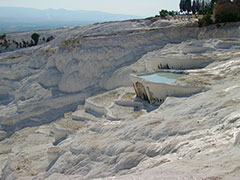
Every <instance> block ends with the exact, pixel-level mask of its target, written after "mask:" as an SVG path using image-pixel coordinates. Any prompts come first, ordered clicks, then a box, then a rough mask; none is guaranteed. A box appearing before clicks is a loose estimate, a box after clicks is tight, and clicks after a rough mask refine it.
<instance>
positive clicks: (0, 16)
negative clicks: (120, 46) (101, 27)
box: [0, 7, 140, 33]
mask: <svg viewBox="0 0 240 180" xmlns="http://www.w3.org/2000/svg"><path fill="white" fill-rule="evenodd" d="M136 18H140V17H138V16H132V15H122V14H111V13H105V12H99V11H85V10H80V11H70V10H65V9H46V10H40V9H33V8H19V7H0V33H1V32H15V31H26V30H37V29H48V28H57V27H63V26H76V25H88V24H92V23H96V22H104V21H116V20H126V19H136Z"/></svg>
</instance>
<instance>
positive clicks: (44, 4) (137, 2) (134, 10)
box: [0, 0, 180, 16]
mask: <svg viewBox="0 0 240 180" xmlns="http://www.w3.org/2000/svg"><path fill="white" fill-rule="evenodd" d="M179 2H180V0H0V7H27V8H37V9H49V8H53V9H68V10H96V11H103V12H109V13H114V14H126V15H137V16H155V15H157V14H158V12H159V10H161V9H167V10H178V9H179V8H178V7H179Z"/></svg>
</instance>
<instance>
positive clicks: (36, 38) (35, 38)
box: [31, 33, 40, 45]
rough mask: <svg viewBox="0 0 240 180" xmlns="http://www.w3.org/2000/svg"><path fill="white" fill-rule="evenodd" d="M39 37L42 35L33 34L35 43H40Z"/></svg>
mask: <svg viewBox="0 0 240 180" xmlns="http://www.w3.org/2000/svg"><path fill="white" fill-rule="evenodd" d="M39 37H40V35H39V34H37V33H33V34H32V35H31V38H32V39H33V40H34V42H35V45H37V44H38V40H39Z"/></svg>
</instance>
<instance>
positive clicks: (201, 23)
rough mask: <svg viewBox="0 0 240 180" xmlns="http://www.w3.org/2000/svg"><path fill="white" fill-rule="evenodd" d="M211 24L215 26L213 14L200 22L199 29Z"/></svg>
mask: <svg viewBox="0 0 240 180" xmlns="http://www.w3.org/2000/svg"><path fill="white" fill-rule="evenodd" d="M211 24H213V20H212V16H211V14H206V15H204V16H203V18H202V19H199V20H198V26H199V27H204V26H209V25H211Z"/></svg>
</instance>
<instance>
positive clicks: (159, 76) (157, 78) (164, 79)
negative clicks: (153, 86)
mask: <svg viewBox="0 0 240 180" xmlns="http://www.w3.org/2000/svg"><path fill="white" fill-rule="evenodd" d="M184 75H185V74H184V73H171V72H159V73H154V74H149V75H142V76H139V77H141V78H144V79H147V80H149V81H151V82H156V83H166V84H170V83H174V82H175V81H176V80H177V79H178V78H180V77H182V76H184Z"/></svg>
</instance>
